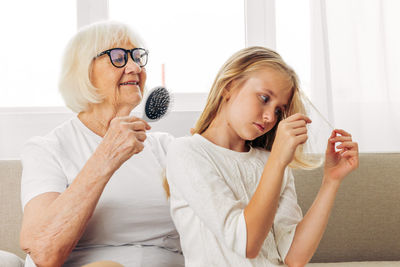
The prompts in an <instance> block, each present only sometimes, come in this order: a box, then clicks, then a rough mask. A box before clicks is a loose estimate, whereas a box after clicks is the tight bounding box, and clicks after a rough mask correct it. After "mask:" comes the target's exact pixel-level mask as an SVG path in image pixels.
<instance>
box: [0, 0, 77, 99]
mask: <svg viewBox="0 0 400 267" xmlns="http://www.w3.org/2000/svg"><path fill="white" fill-rule="evenodd" d="M1 5H2V7H1V9H2V12H1V16H0V25H2V26H1V33H2V36H3V41H2V42H0V51H1V53H0V62H1V64H0V80H1V90H0V107H18V106H25V107H27V106H61V105H63V101H62V99H61V97H60V95H59V93H58V88H57V84H58V75H59V71H60V62H61V57H62V52H63V50H64V48H65V46H66V44H67V42H68V39H69V38H70V37H71V35H72V34H73V33H74V32H75V31H76V21H77V17H76V1H71V0H60V1H52V0H42V1H28V0H26V1H5V2H2V4H1Z"/></svg>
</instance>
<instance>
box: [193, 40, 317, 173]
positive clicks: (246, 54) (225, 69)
mask: <svg viewBox="0 0 400 267" xmlns="http://www.w3.org/2000/svg"><path fill="white" fill-rule="evenodd" d="M263 68H272V69H274V70H277V71H280V72H282V73H284V74H286V75H287V77H288V79H289V82H290V83H291V89H292V96H291V98H290V100H289V103H288V107H287V109H286V112H285V114H284V116H283V118H285V117H288V116H290V115H293V114H295V113H302V114H306V110H305V107H304V104H303V102H302V100H301V96H300V88H299V79H298V77H297V74H296V73H295V72H294V70H293V69H292V68H291V67H290V66H289V65H287V64H286V63H285V62H284V61H283V59H282V57H281V56H280V55H279V54H278V53H276V52H275V51H272V50H270V49H268V48H265V47H260V46H253V47H248V48H244V49H242V50H240V51H238V52H236V53H235V54H233V55H232V56H231V57H230V58H229V59H228V60H227V61H226V62H225V64H224V65H222V67H221V69H220V70H219V72H218V74H217V76H216V78H215V80H214V83H213V85H212V87H211V90H210V93H209V95H208V99H207V104H206V106H205V108H204V110H203V112H202V113H201V115H200V117H199V119H198V121H197V122H196V125H195V127H194V130H193V132H192V134H195V133H198V134H202V133H203V132H204V131H205V130H207V128H208V127H209V126H210V124H211V122H212V121H213V120H214V119H215V117H216V115H217V114H218V112H219V110H220V109H221V106H222V105H221V104H222V103H223V100H224V97H225V92H226V89H227V88H228V87H229V86H231V85H232V83H233V82H234V81H238V82H243V81H245V80H246V79H247V78H248V77H249V76H250V75H251V74H252V73H254V72H256V71H258V70H260V69H263ZM278 123H279V121H278V122H277V123H276V124H275V126H274V127H273V128H272V129H271V130H270V131H269V132H267V133H266V134H264V135H262V136H260V137H258V138H256V139H255V140H252V141H248V144H250V145H251V146H252V147H260V148H263V149H266V150H269V151H270V150H271V148H272V144H273V143H274V139H275V134H276V130H277V126H278ZM303 151H304V148H303V145H300V146H298V148H297V149H296V152H295V155H294V160H293V161H292V162H291V164H290V167H292V168H302V169H312V168H316V167H318V166H319V165H320V162H319V161H318V162H316V161H315V159H313V158H310V157H309V155H305V153H304V152H303Z"/></svg>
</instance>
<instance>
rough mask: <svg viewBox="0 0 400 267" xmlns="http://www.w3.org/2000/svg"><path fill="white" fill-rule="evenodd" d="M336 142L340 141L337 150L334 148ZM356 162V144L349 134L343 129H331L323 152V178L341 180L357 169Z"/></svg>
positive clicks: (357, 162) (357, 161)
mask: <svg viewBox="0 0 400 267" xmlns="http://www.w3.org/2000/svg"><path fill="white" fill-rule="evenodd" d="M338 134H339V135H338ZM337 142H340V143H341V144H340V145H338V146H336V148H337V149H339V150H338V151H336V149H335V145H336V143H337ZM358 164H359V159H358V144H357V143H356V142H353V140H352V138H351V134H349V133H348V132H346V131H344V130H338V129H335V130H333V131H332V134H331V136H330V137H329V141H328V146H327V148H326V153H325V168H324V176H325V178H326V179H331V180H333V181H338V182H341V181H342V180H343V178H344V177H345V176H346V175H347V174H349V173H350V172H352V171H353V170H355V169H357V167H358Z"/></svg>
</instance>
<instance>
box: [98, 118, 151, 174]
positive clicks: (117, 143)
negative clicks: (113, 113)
mask: <svg viewBox="0 0 400 267" xmlns="http://www.w3.org/2000/svg"><path fill="white" fill-rule="evenodd" d="M150 128H151V127H150V125H149V124H148V123H147V122H146V121H144V120H142V119H140V118H137V117H134V116H126V117H115V118H114V119H112V120H111V122H110V126H109V128H108V130H107V132H106V134H105V135H104V138H103V141H102V142H101V143H100V145H99V146H98V147H97V149H96V151H95V153H94V154H95V156H96V157H98V158H97V159H98V160H100V161H97V162H101V164H103V167H104V168H102V169H103V170H104V171H106V174H110V175H111V174H112V173H114V172H115V171H116V170H117V169H118V168H119V167H120V166H121V165H122V164H123V163H124V162H125V161H126V160H128V159H129V158H130V157H132V156H133V155H134V154H138V153H140V152H141V151H142V150H143V148H144V145H143V142H144V140H146V131H147V130H150Z"/></svg>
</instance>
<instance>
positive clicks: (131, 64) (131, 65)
mask: <svg viewBox="0 0 400 267" xmlns="http://www.w3.org/2000/svg"><path fill="white" fill-rule="evenodd" d="M141 71H142V68H141V67H140V66H139V65H138V64H137V63H136V62H135V61H133V59H132V58H130V57H128V62H126V65H125V73H126V74H128V73H132V72H133V73H140V72H141Z"/></svg>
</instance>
